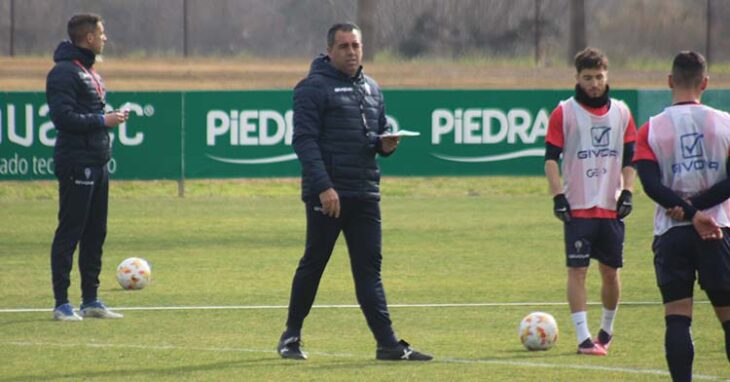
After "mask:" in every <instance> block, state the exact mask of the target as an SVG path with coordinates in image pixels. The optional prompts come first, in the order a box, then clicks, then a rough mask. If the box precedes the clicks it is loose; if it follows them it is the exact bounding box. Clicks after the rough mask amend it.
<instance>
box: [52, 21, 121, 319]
mask: <svg viewBox="0 0 730 382" xmlns="http://www.w3.org/2000/svg"><path fill="white" fill-rule="evenodd" d="M68 35H69V38H70V39H71V41H64V42H61V43H60V44H59V45H58V48H56V51H55V53H54V55H53V60H54V61H55V63H56V64H55V66H54V67H53V69H51V71H50V73H48V78H47V80H46V98H47V101H48V106H49V108H50V114H51V120H52V121H53V124H54V125H55V127H56V130H57V132H58V135H57V136H56V144H55V150H54V162H55V174H56V177H57V178H58V185H59V187H58V188H59V212H58V227H57V228H56V233H55V236H54V238H53V245H52V247H51V273H52V279H53V295H54V298H55V300H56V304H55V308H54V310H53V318H54V319H56V320H60V321H80V320H82V319H83V317H97V318H121V317H122V315H121V314H118V313H114V312H112V311H110V310H109V309H107V307H106V306H105V305H104V303H102V302H101V301H100V300H99V299H98V298H97V289H98V288H99V273H100V272H101V254H102V246H103V245H104V239H105V238H106V223H107V210H108V200H109V172H108V169H107V162H109V159H110V158H111V142H110V139H109V132H108V130H109V129H110V128H113V127H115V126H117V125H119V124H120V123H123V122H124V121H126V120H127V117H128V113H126V112H120V111H113V112H109V113H105V112H104V106H105V93H106V90H105V88H104V83H103V81H102V79H101V77H100V76H99V75H98V74H97V73H96V71H95V70H94V62H95V61H96V59H97V55H99V54H101V52H102V50H103V49H104V44H105V42H106V35H105V33H104V24H103V20H102V18H101V17H100V16H98V15H94V14H79V15H75V16H73V17H72V18H71V19H70V20H69V21H68ZM79 243H80V245H79V271H80V273H81V292H82V300H83V301H82V304H81V307H80V313H81V314H80V315H79V314H77V313H76V312H74V309H73V306H72V305H71V304H70V303H69V300H68V287H69V286H70V284H71V280H70V273H71V268H72V266H73V253H74V251H75V250H76V246H77V245H78V244H79Z"/></svg>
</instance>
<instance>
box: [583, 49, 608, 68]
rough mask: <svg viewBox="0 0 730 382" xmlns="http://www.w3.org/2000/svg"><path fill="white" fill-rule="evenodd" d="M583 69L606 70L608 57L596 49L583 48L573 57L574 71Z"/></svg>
mask: <svg viewBox="0 0 730 382" xmlns="http://www.w3.org/2000/svg"><path fill="white" fill-rule="evenodd" d="M583 69H603V70H608V57H606V55H605V54H604V53H603V52H601V51H600V50H598V49H596V48H585V49H583V50H581V51H580V52H578V53H577V54H576V55H575V71H576V73H580V71H581V70H583Z"/></svg>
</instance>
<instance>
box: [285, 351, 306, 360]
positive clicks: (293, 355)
mask: <svg viewBox="0 0 730 382" xmlns="http://www.w3.org/2000/svg"><path fill="white" fill-rule="evenodd" d="M279 356H280V357H281V358H283V359H293V360H297V361H306V360H307V356H306V355H299V354H296V355H295V354H282V353H279Z"/></svg>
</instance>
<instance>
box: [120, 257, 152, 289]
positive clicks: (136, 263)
mask: <svg viewBox="0 0 730 382" xmlns="http://www.w3.org/2000/svg"><path fill="white" fill-rule="evenodd" d="M151 276H152V269H151V268H150V265H149V264H148V263H147V261H145V260H144V259H140V258H138V257H130V258H128V259H126V260H124V261H122V262H121V264H119V266H118V267H117V281H119V285H121V286H122V288H124V289H142V288H144V287H145V286H147V284H149V282H150V280H151Z"/></svg>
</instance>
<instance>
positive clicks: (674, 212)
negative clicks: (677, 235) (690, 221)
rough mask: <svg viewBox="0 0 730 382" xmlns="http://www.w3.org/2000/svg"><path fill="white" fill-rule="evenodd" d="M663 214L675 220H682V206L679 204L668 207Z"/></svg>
mask: <svg viewBox="0 0 730 382" xmlns="http://www.w3.org/2000/svg"><path fill="white" fill-rule="evenodd" d="M664 214H665V215H667V216H669V217H670V218H672V219H674V220H677V221H682V220H684V208H682V207H680V206H676V207H672V208H669V209H667V210H666V211H665V212H664Z"/></svg>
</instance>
